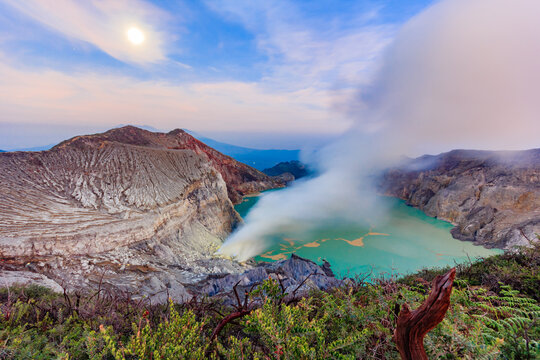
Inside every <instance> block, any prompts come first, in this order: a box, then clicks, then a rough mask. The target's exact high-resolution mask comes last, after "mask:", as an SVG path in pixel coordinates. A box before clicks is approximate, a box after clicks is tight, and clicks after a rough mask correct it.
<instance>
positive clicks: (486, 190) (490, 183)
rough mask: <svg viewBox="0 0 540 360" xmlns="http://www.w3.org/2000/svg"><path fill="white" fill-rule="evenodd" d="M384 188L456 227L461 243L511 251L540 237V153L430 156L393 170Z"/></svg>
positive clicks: (453, 232)
mask: <svg viewBox="0 0 540 360" xmlns="http://www.w3.org/2000/svg"><path fill="white" fill-rule="evenodd" d="M380 187H381V191H382V192H383V193H385V194H387V195H391V196H396V197H399V198H401V199H404V200H406V201H407V203H408V204H409V205H412V206H415V207H418V208H420V209H421V210H423V211H424V212H425V213H426V214H427V215H429V216H434V217H438V218H440V219H443V220H447V221H449V222H451V223H453V224H454V225H455V228H454V229H453V230H452V235H453V236H454V237H455V238H457V239H461V240H467V241H474V242H476V243H478V244H480V245H484V246H486V247H498V248H511V247H513V246H514V245H527V244H528V242H529V240H532V241H534V240H535V239H536V234H537V233H540V149H535V150H528V151H516V152H489V151H465V150H456V151H452V152H449V153H445V154H441V155H438V156H424V157H421V158H418V159H415V160H411V161H408V162H407V163H406V164H404V165H403V166H401V167H398V168H394V169H391V170H389V171H387V172H386V173H385V174H384V176H383V178H382V180H381V184H380Z"/></svg>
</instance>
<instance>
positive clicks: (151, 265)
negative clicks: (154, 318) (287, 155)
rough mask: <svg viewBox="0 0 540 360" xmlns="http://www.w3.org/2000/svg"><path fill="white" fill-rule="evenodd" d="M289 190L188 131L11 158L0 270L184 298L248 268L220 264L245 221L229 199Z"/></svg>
mask: <svg viewBox="0 0 540 360" xmlns="http://www.w3.org/2000/svg"><path fill="white" fill-rule="evenodd" d="M280 185H281V184H280V183H277V182H276V181H275V180H273V179H271V178H270V177H268V176H266V175H264V174H262V173H261V172H259V171H257V170H255V169H252V168H250V167H249V166H247V165H244V164H241V163H239V162H237V161H235V160H234V159H232V158H229V157H227V156H225V155H223V154H221V153H219V152H217V151H215V150H213V149H211V148H209V147H208V146H206V145H204V144H203V143H201V142H199V141H198V140H196V139H194V138H192V137H191V136H190V135H188V134H186V133H185V132H183V131H182V130H175V131H172V132H170V133H168V134H164V133H152V132H149V131H145V130H141V129H138V128H135V127H131V126H128V127H124V128H120V129H113V130H110V131H108V132H106V133H103V134H96V135H88V136H78V137H75V138H73V139H70V140H67V141H65V142H63V143H61V144H59V145H57V146H55V147H54V148H53V149H51V150H49V151H42V152H13V153H2V154H1V155H0V257H1V259H2V262H1V265H0V266H1V268H3V269H4V270H11V271H20V270H24V271H33V272H36V273H41V274H44V275H46V276H48V277H50V278H51V279H54V280H55V281H56V282H57V283H58V284H60V285H62V286H66V287H68V288H87V287H96V286H98V285H97V284H99V283H101V284H102V286H104V287H112V288H115V289H119V290H125V291H128V292H132V293H134V294H135V295H137V294H138V295H141V296H142V295H146V296H152V297H155V298H159V299H162V298H166V297H167V296H173V297H175V298H178V299H180V298H186V299H187V298H189V297H190V296H191V295H189V294H188V293H187V292H186V290H185V288H184V286H185V284H189V283H193V282H196V281H199V280H200V279H203V278H204V277H206V276H207V275H208V274H216V273H217V274H223V273H235V272H239V271H243V269H244V267H243V266H242V265H239V264H237V263H235V262H233V261H229V260H225V259H217V258H214V257H213V256H212V254H213V253H214V252H215V250H216V249H217V248H218V247H219V246H220V245H221V243H222V241H223V240H224V239H225V237H226V236H227V235H228V234H229V233H230V232H231V231H232V229H233V228H234V227H235V226H236V224H237V223H239V222H240V221H241V219H240V217H239V215H238V214H237V213H236V211H234V208H233V203H232V202H231V200H233V201H237V200H238V197H241V196H242V195H243V194H245V193H247V192H251V191H260V190H264V189H268V188H271V187H276V186H280ZM163 294H165V295H163Z"/></svg>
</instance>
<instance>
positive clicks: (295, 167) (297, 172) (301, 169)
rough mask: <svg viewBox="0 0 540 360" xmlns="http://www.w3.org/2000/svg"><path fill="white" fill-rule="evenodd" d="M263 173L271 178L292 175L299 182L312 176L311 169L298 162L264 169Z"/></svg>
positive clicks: (282, 163)
mask: <svg viewBox="0 0 540 360" xmlns="http://www.w3.org/2000/svg"><path fill="white" fill-rule="evenodd" d="M263 173H265V174H266V175H269V176H284V175H285V176H287V174H289V175H292V179H293V180H298V179H300V178H303V177H306V176H308V175H309V174H310V171H309V169H308V168H307V167H306V165H304V164H303V163H301V162H300V161H298V160H292V161H285V162H280V163H279V164H277V165H275V166H273V167H271V168H268V169H264V170H263ZM288 177H289V178H290V176H288Z"/></svg>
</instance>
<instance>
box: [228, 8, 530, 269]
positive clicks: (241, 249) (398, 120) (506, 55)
mask: <svg viewBox="0 0 540 360" xmlns="http://www.w3.org/2000/svg"><path fill="white" fill-rule="evenodd" d="M538 19H540V1H537V0H513V1H509V0H445V1H441V2H439V3H437V4H435V5H433V6H432V7H430V8H428V9H427V10H425V11H424V12H423V13H421V14H419V15H418V16H416V17H414V18H412V19H411V20H410V21H409V22H408V23H406V24H405V25H404V26H403V28H402V29H401V31H400V32H399V34H398V35H397V37H396V39H395V41H394V43H393V44H392V45H391V46H390V48H389V49H388V51H387V53H386V54H385V56H384V61H383V64H382V66H381V69H380V70H379V73H378V75H377V76H376V77H375V80H374V82H373V83H372V84H371V85H370V86H369V87H367V88H366V87H364V88H361V89H359V90H358V93H357V95H356V96H355V97H354V98H353V99H349V100H348V101H345V103H346V104H347V106H346V111H348V113H349V114H350V115H351V116H353V117H354V119H355V125H354V127H353V129H351V130H350V131H349V132H348V133H347V134H346V135H345V136H344V137H343V138H342V139H340V140H339V141H337V142H335V143H333V144H331V145H330V146H328V147H326V148H324V149H321V151H320V154H319V162H318V168H319V170H320V175H319V176H318V177H316V178H314V179H311V180H308V181H305V182H303V183H299V184H297V185H295V186H293V187H291V188H289V189H286V190H283V191H279V192H276V193H272V194H269V195H268V196H264V197H263V198H262V199H261V201H259V203H258V204H257V205H256V206H255V207H254V208H253V209H252V210H251V211H250V213H249V215H248V216H247V218H246V219H245V225H244V226H243V227H241V228H240V229H238V230H237V231H236V232H235V233H233V234H232V235H231V236H230V237H229V239H228V240H227V241H226V242H225V243H224V244H223V246H222V248H221V249H220V250H219V252H220V253H222V254H226V255H229V256H234V257H236V258H237V259H238V260H246V259H248V258H250V257H252V256H255V255H257V254H260V253H261V252H263V251H264V250H265V249H267V248H268V247H269V245H270V244H269V243H268V241H269V240H268V239H269V237H270V236H271V235H273V234H279V233H282V232H285V231H287V232H288V231H296V230H298V231H300V230H302V229H309V228H310V227H313V226H316V225H318V224H321V223H322V222H325V221H332V220H334V219H345V220H348V221H369V222H370V223H372V222H373V221H377V219H379V220H380V219H382V218H384V209H383V208H381V206H379V204H378V202H377V197H376V191H375V190H374V181H376V180H374V179H376V177H375V175H376V174H377V172H379V171H381V170H382V169H384V168H386V167H388V166H391V165H392V164H395V162H396V161H398V160H399V159H400V157H401V156H403V155H409V156H411V155H421V154H422V153H426V152H441V151H447V150H450V149H453V148H475V149H493V150H503V149H526V148H533V147H537V146H538V141H540V140H539V138H538V134H540V21H538ZM368 219H369V220H368Z"/></svg>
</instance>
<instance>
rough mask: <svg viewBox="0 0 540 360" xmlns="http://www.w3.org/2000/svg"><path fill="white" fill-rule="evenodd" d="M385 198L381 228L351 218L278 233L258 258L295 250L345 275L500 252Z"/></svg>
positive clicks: (242, 210) (400, 270) (251, 200)
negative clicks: (459, 237)
mask: <svg viewBox="0 0 540 360" xmlns="http://www.w3.org/2000/svg"><path fill="white" fill-rule="evenodd" d="M262 196H264V195H262ZM258 200H259V196H250V197H246V198H244V201H243V202H242V203H240V204H238V205H236V206H235V209H236V211H238V213H239V214H240V215H241V216H242V217H245V216H246V215H247V214H248V212H249V211H250V209H251V208H252V207H253V206H254V205H255V204H256V203H257V201H258ZM381 201H386V202H389V211H388V217H389V218H388V220H387V221H385V224H384V225H381V227H380V228H378V227H377V228H366V227H362V226H355V225H351V224H348V225H339V226H321V227H319V228H317V229H316V230H312V231H309V232H306V233H300V234H298V233H295V234H286V233H285V234H280V235H279V236H274V237H273V238H271V239H269V243H270V244H272V245H271V247H270V248H269V249H268V251H266V252H265V253H263V254H259V255H258V256H256V257H255V260H256V261H258V262H260V261H277V260H281V259H286V258H288V257H289V256H290V254H292V253H295V254H297V255H299V256H302V257H304V258H307V259H311V260H313V261H315V262H317V263H321V262H322V260H323V259H325V260H327V261H328V262H329V263H330V264H331V265H332V270H333V271H334V273H335V274H336V276H338V277H344V276H354V275H355V274H364V273H367V272H370V271H373V274H374V275H381V274H407V273H411V272H415V271H417V270H420V269H422V268H425V267H442V266H446V265H454V264H455V263H456V262H457V263H460V262H466V261H468V259H469V258H470V259H475V258H478V257H487V256H492V255H496V254H499V253H501V252H502V251H501V250H498V249H486V248H484V247H481V246H476V245H473V244H472V243H470V242H464V241H460V240H456V239H454V238H453V237H452V236H451V235H450V229H451V228H452V224H450V223H448V222H446V221H442V220H439V219H435V218H431V217H429V216H427V215H425V214H424V213H423V212H422V211H421V210H418V209H416V208H413V207H410V206H407V205H406V204H405V202H404V201H403V200H399V199H394V198H386V197H385V198H381Z"/></svg>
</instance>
